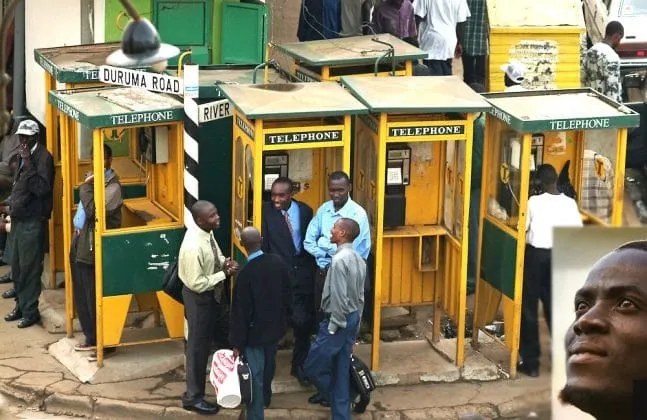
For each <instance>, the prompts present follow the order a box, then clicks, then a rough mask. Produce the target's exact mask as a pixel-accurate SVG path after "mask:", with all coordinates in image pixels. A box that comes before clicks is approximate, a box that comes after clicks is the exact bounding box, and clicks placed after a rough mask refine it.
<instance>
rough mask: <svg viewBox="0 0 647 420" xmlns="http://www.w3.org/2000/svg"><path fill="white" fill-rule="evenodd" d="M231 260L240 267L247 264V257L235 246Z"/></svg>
mask: <svg viewBox="0 0 647 420" xmlns="http://www.w3.org/2000/svg"><path fill="white" fill-rule="evenodd" d="M232 259H233V260H234V261H236V262H237V263H238V264H240V266H241V267H242V266H244V265H245V264H247V257H246V256H245V254H243V251H242V250H241V249H240V248H238V246H236V245H234V255H233V256H232Z"/></svg>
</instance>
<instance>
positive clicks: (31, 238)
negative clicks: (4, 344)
mask: <svg viewBox="0 0 647 420" xmlns="http://www.w3.org/2000/svg"><path fill="white" fill-rule="evenodd" d="M45 226H46V224H44V223H43V222H41V221H40V220H36V221H21V220H12V221H11V237H12V259H11V274H12V276H11V277H12V279H13V283H14V288H15V289H16V296H17V298H18V299H17V301H18V308H20V312H21V313H22V317H23V318H24V319H29V320H33V319H38V318H40V313H39V312H38V298H39V297H40V291H41V279H40V278H41V275H42V274H43V258H44V255H45V254H44V247H45V232H44V230H45V229H44V227H45Z"/></svg>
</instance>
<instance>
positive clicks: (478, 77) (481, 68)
mask: <svg viewBox="0 0 647 420" xmlns="http://www.w3.org/2000/svg"><path fill="white" fill-rule="evenodd" d="M485 58H486V57H485V56H484V55H477V56H475V57H474V81H475V82H477V83H481V84H482V85H483V86H485V64H486V59H485Z"/></svg>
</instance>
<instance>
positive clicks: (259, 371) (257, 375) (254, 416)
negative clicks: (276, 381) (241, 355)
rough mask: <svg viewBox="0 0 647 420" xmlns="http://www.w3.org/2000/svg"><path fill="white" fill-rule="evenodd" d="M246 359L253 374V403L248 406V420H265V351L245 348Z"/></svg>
mask: <svg viewBox="0 0 647 420" xmlns="http://www.w3.org/2000/svg"><path fill="white" fill-rule="evenodd" d="M245 358H246V359H247V364H249V369H250V370H251V372H252V403H251V404H248V405H247V409H246V410H245V411H246V412H247V420H262V419H263V397H262V395H263V379H264V376H263V375H264V372H263V371H264V367H265V366H264V365H265V351H264V349H263V346H254V347H246V348H245Z"/></svg>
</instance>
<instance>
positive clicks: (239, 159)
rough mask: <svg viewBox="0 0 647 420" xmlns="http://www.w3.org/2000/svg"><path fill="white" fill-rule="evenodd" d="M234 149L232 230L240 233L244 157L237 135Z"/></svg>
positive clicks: (243, 205)
mask: <svg viewBox="0 0 647 420" xmlns="http://www.w3.org/2000/svg"><path fill="white" fill-rule="evenodd" d="M235 147H236V151H235V154H234V156H236V161H235V162H234V232H237V233H240V231H241V230H242V229H243V228H244V227H245V206H246V204H247V203H246V202H245V200H246V198H247V197H246V196H245V183H244V177H243V174H244V173H245V172H244V170H245V168H244V162H245V161H244V158H245V155H244V154H243V150H244V146H243V139H242V138H240V137H238V138H237V139H236V146H235Z"/></svg>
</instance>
